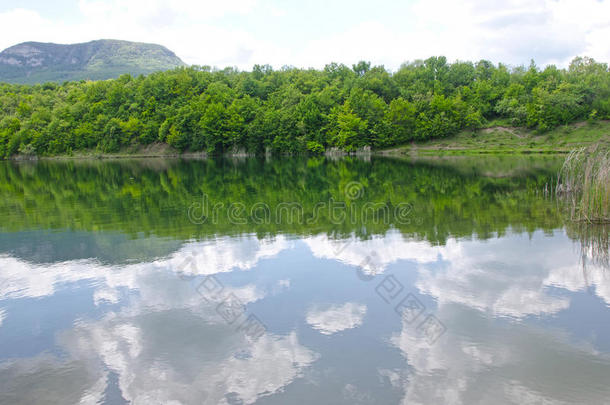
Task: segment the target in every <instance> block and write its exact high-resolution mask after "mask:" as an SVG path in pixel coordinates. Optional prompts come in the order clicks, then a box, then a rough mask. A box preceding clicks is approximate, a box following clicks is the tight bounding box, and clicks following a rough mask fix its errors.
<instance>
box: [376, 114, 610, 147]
mask: <svg viewBox="0 0 610 405" xmlns="http://www.w3.org/2000/svg"><path fill="white" fill-rule="evenodd" d="M501 124H502V123H501V122H492V123H490V125H489V127H487V128H482V129H478V130H475V131H472V130H468V131H462V132H460V133H459V134H457V135H455V136H453V137H449V138H443V139H435V140H431V141H426V142H414V143H411V144H408V145H404V146H401V147H398V148H391V149H386V150H383V151H380V153H382V154H388V155H402V154H420V155H421V154H423V155H426V154H431V155H438V154H483V153H485V154H489V153H498V154H504V153H569V152H570V151H571V150H574V149H576V148H581V147H587V146H589V145H592V144H597V143H599V144H602V145H608V146H610V121H594V122H586V121H585V122H578V123H575V124H571V125H566V126H562V127H559V128H556V129H554V130H552V131H549V132H547V133H544V134H538V133H536V132H534V131H532V130H529V129H527V128H515V127H509V126H503V125H501Z"/></svg>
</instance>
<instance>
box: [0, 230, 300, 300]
mask: <svg viewBox="0 0 610 405" xmlns="http://www.w3.org/2000/svg"><path fill="white" fill-rule="evenodd" d="M290 246H291V243H290V242H288V241H287V240H286V239H285V238H284V237H283V236H278V237H276V238H273V239H258V238H257V237H255V236H247V237H242V238H230V237H224V238H218V239H216V240H213V241H205V242H193V243H189V244H186V245H185V246H183V247H182V248H181V249H180V250H179V251H177V252H175V253H174V254H172V255H171V256H170V257H168V258H164V259H160V260H157V261H154V262H142V263H136V264H128V265H125V266H109V265H103V264H100V263H98V262H96V261H92V260H71V261H66V262H60V263H54V264H50V265H39V264H32V263H29V262H27V261H24V260H20V259H17V258H14V257H11V256H0V298H19V297H30V298H33V297H43V296H48V295H53V294H54V293H55V289H56V285H58V284H64V283H72V282H77V281H83V280H91V281H96V285H97V286H98V288H97V289H96V291H95V293H94V301H95V303H96V304H98V303H100V302H102V301H107V302H111V303H112V302H116V301H117V300H118V288H120V287H126V288H129V289H141V288H142V285H141V284H142V280H147V279H149V278H151V277H156V278H157V279H158V278H159V277H161V276H162V277H164V278H166V279H167V282H168V285H174V284H175V288H176V289H169V288H168V289H164V290H163V291H164V293H165V294H168V295H169V294H175V297H171V298H174V299H182V298H184V294H183V293H181V292H180V291H181V290H183V289H191V290H193V287H192V286H191V285H189V283H186V282H184V281H183V280H181V279H180V277H178V275H177V274H175V273H177V272H181V273H183V274H185V275H192V276H202V275H213V274H218V273H226V272H230V271H234V270H248V269H251V268H253V267H255V266H256V264H257V263H258V262H259V261H260V260H262V259H266V258H271V257H274V256H276V255H277V254H278V253H279V252H281V251H282V250H284V249H288V248H290ZM171 280H173V281H175V282H170V281H171ZM153 290H154V288H153ZM178 290H180V291H178ZM141 293H142V294H145V293H146V291H141ZM236 295H237V296H238V298H240V299H243V300H246V302H252V301H254V300H256V299H258V298H260V296H261V292H259V291H257V290H256V289H253V288H251V287H244V288H242V291H240V292H236ZM181 297H182V298H181ZM150 298H151V300H156V302H157V304H158V305H163V302H164V297H161V296H160V295H159V293H158V292H155V291H151V292H150ZM165 298H170V297H169V296H168V297H165ZM193 299H195V300H197V298H196V297H195V298H193ZM200 299H201V298H200V297H199V300H200ZM150 304H151V305H152V302H151V303H150Z"/></svg>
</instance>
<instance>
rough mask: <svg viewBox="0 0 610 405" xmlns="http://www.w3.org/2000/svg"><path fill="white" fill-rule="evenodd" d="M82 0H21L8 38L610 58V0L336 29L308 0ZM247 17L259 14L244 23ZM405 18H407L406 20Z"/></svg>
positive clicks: (472, 4)
mask: <svg viewBox="0 0 610 405" xmlns="http://www.w3.org/2000/svg"><path fill="white" fill-rule="evenodd" d="M78 4H79V5H78V12H79V13H80V14H79V15H78V16H79V18H78V19H77V20H75V21H69V20H61V19H48V18H44V17H43V16H41V14H40V13H38V12H37V11H36V10H30V9H23V8H19V6H17V5H16V6H15V8H14V9H9V10H8V11H5V12H3V13H0V48H5V47H8V46H10V45H14V44H16V43H18V42H23V41H27V40H38V41H52V42H61V43H74V42H82V41H87V40H92V39H99V38H117V39H126V40H133V41H145V42H155V43H160V44H162V45H165V46H167V47H168V48H170V49H171V50H173V51H175V52H176V53H177V54H178V56H180V57H181V58H183V59H184V60H185V61H186V62H187V63H192V64H204V65H212V66H218V67H225V66H238V67H239V68H242V69H250V68H251V67H252V65H253V64H254V63H269V64H272V65H274V66H276V67H280V66H282V65H295V66H301V67H309V66H313V67H318V68H319V67H322V66H324V65H325V64H326V63H329V62H331V61H336V62H343V63H348V64H349V63H354V62H356V61H358V60H360V59H365V60H371V61H372V62H373V63H375V64H385V65H386V66H387V67H389V68H392V69H396V68H398V66H399V65H400V64H401V63H402V62H404V61H407V60H413V59H417V58H426V57H429V56H432V55H441V54H442V55H446V56H447V57H448V58H449V60H455V59H461V60H478V59H481V58H485V59H490V60H492V61H494V62H506V63H511V64H527V63H528V62H529V60H530V58H534V59H536V61H537V62H538V64H539V65H544V64H548V63H555V64H559V65H566V64H567V63H568V62H569V61H570V60H571V59H572V58H573V57H574V56H576V55H588V56H592V57H594V58H596V59H598V60H600V61H609V60H610V43H609V42H608V41H607V38H608V37H609V36H610V2H608V1H598V0H533V1H524V0H506V1H499V0H494V1H491V2H490V1H486V0H466V1H464V2H454V1H449V0H416V1H414V2H413V3H412V5H411V7H410V8H408V10H409V11H408V13H407V14H406V15H403V14H399V15H394V14H393V10H394V8H396V7H397V5H396V4H391V3H389V4H380V7H384V8H385V9H387V10H388V12H387V14H386V16H387V21H385V19H382V18H381V17H379V18H375V17H373V16H368V15H364V14H363V15H359V16H357V18H353V17H348V16H347V15H346V16H342V15H337V16H335V18H336V21H337V23H336V24H335V25H336V28H333V29H331V30H330V31H329V30H318V27H317V26H316V24H313V23H312V24H310V25H308V26H305V27H304V26H303V24H301V19H302V18H303V16H302V13H301V12H300V9H299V8H300V7H303V8H304V7H305V6H304V5H292V6H290V5H286V4H279V3H277V2H274V1H271V0H227V1H222V2H215V1H211V0H205V1H197V0H173V1H167V0H150V1H147V0H135V1H129V2H125V1H120V0H108V1H103V0H80V2H79V3H78ZM350 5H351V3H349V4H348V3H346V7H348V6H350ZM290 7H292V8H290ZM321 12H323V11H321ZM244 18H247V19H249V20H251V21H256V24H243V23H242V22H243V19H244ZM348 18H352V19H348ZM400 18H404V23H400V24H399V23H397V21H399V19H400ZM277 21H281V22H282V23H283V24H282V25H281V27H291V26H294V27H299V28H298V29H297V28H294V29H293V30H290V29H283V31H282V32H276V31H275V30H274V26H275V25H276V23H277ZM291 22H293V23H294V24H291ZM392 22H393V23H392ZM23 27H27V29H23ZM303 30H304V31H303Z"/></svg>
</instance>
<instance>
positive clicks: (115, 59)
mask: <svg viewBox="0 0 610 405" xmlns="http://www.w3.org/2000/svg"><path fill="white" fill-rule="evenodd" d="M177 66H184V62H182V60H180V58H178V57H177V56H176V55H175V54H174V53H173V52H172V51H170V50H169V49H167V48H165V47H164V46H161V45H156V44H145V43H140V42H129V41H118V40H113V39H101V40H97V41H91V42H86V43H82V44H71V45H63V44H53V43H43V42H23V43H21V44H18V45H14V46H11V47H10V48H6V49H5V50H4V51H2V52H0V82H9V83H27V84H32V83H44V82H50V81H52V82H63V81H67V80H81V79H90V80H104V79H110V78H115V77H118V76H120V75H122V74H124V73H129V74H131V75H139V74H147V73H151V72H156V71H159V70H168V69H173V68H175V67H177Z"/></svg>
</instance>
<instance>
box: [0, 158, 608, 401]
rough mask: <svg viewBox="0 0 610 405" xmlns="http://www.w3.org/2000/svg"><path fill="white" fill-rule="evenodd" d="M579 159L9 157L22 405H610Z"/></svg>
mask: <svg viewBox="0 0 610 405" xmlns="http://www.w3.org/2000/svg"><path fill="white" fill-rule="evenodd" d="M560 163H561V160H558V159H553V158H533V157H522V158H501V157H494V158H482V157H479V158H443V159H423V160H417V161H409V160H393V159H383V158H371V159H363V158H346V159H337V160H332V159H324V158H318V159H309V160H307V159H272V160H266V161H265V160H257V159H242V160H189V161H185V160H139V161H127V160H124V161H73V162H72V161H71V162H48V161H44V162H38V163H10V162H0V192H1V194H0V403H2V404H47V403H53V404H76V403H83V404H94V403H100V404H125V403H132V404H254V403H256V404H399V403H405V404H406V403H409V404H411V403H414V404H419V403H421V404H477V403H490V404H529V403H532V404H565V403H574V404H575V403H590V404H602V403H609V402H610V399H609V398H610V307H609V305H610V273H609V271H610V270H608V268H607V254H608V251H607V233H604V230H601V231H599V230H593V231H590V230H588V231H583V230H582V229H580V228H578V227H575V226H574V225H570V224H569V223H566V222H565V221H564V220H563V217H562V214H561V209H560V207H559V206H558V205H557V203H556V202H555V201H553V200H552V199H550V198H548V197H546V196H545V194H546V193H545V190H548V189H549V185H551V184H553V181H554V176H555V173H556V171H557V168H558V165H559V164H560ZM604 241H605V243H606V244H604Z"/></svg>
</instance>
